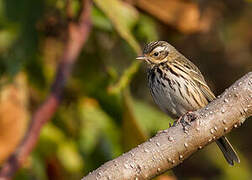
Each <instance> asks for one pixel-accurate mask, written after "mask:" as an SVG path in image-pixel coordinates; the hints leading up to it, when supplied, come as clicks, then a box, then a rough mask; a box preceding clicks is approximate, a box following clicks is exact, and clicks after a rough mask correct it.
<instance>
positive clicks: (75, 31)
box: [0, 0, 91, 180]
mask: <svg viewBox="0 0 252 180" xmlns="http://www.w3.org/2000/svg"><path fill="white" fill-rule="evenodd" d="M82 6H83V7H82V12H81V14H80V18H79V22H78V23H73V22H70V23H69V25H68V39H67V41H66V44H65V48H64V51H63V55H62V57H61V60H60V63H59V65H58V70H57V74H56V77H55V80H54V83H53V84H52V86H51V93H50V94H49V95H48V97H47V99H46V100H45V102H44V103H43V104H42V105H41V106H40V107H39V108H38V109H37V111H35V113H34V114H33V116H32V119H31V125H30V128H29V130H28V132H27V134H26V136H25V138H24V140H23V142H22V143H21V144H20V146H19V147H18V149H17V151H16V152H15V153H14V154H12V155H11V156H10V158H9V159H8V160H7V162H6V163H5V164H3V166H2V169H1V171H0V179H1V180H7V179H11V177H12V176H13V175H14V173H15V172H16V171H17V169H18V168H19V167H20V166H21V165H22V164H23V162H24V161H25V160H26V159H27V156H28V155H29V154H30V153H31V151H32V150H33V148H34V147H35V145H36V143H37V141H38V137H39V134H40V130H41V128H42V127H43V125H44V124H45V123H46V122H47V121H49V120H50V118H51V117H52V116H53V114H54V113H55V111H56V110H57V108H58V106H59V104H60V101H61V96H62V92H63V89H64V86H65V84H66V81H67V79H68V78H69V76H70V74H71V71H72V67H73V64H74V63H75V61H76V60H77V58H78V56H79V54H80V52H81V49H82V47H83V45H84V43H85V41H86V40H87V38H88V35H89V32H90V29H91V22H90V10H91V2H90V0H83V2H82Z"/></svg>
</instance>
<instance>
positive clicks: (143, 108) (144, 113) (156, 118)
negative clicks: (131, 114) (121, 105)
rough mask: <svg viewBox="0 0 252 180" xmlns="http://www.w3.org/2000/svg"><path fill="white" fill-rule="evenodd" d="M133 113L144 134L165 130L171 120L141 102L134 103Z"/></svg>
mask: <svg viewBox="0 0 252 180" xmlns="http://www.w3.org/2000/svg"><path fill="white" fill-rule="evenodd" d="M133 105H134V111H135V115H136V118H137V120H138V121H139V123H140V124H141V125H142V127H143V128H144V130H145V131H146V132H153V133H156V132H157V131H159V130H162V129H167V128H168V127H169V123H173V119H171V118H170V117H169V116H167V115H166V114H165V113H163V112H162V111H159V110H158V109H157V108H154V107H152V106H150V105H148V104H146V103H143V102H141V101H134V104H133Z"/></svg>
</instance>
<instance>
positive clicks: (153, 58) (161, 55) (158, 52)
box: [136, 41, 178, 66]
mask: <svg viewBox="0 0 252 180" xmlns="http://www.w3.org/2000/svg"><path fill="white" fill-rule="evenodd" d="M177 55H178V52H177V50H176V49H175V48H174V47H173V46H172V45H170V44H169V43H168V42H166V41H153V42H150V43H148V44H147V45H146V46H145V47H144V49H143V56H139V57H137V58H136V59H138V60H144V61H145V62H147V64H149V65H150V66H155V65H158V64H160V63H164V62H166V61H171V60H172V59H174V58H175V57H176V56H177Z"/></svg>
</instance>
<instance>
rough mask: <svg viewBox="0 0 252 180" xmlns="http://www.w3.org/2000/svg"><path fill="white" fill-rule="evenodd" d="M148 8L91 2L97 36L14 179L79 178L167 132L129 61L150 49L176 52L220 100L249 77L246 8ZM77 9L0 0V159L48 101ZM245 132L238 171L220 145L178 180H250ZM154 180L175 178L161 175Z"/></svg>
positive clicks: (176, 4) (56, 1)
mask: <svg viewBox="0 0 252 180" xmlns="http://www.w3.org/2000/svg"><path fill="white" fill-rule="evenodd" d="M149 1H150V0H138V1H136V0H124V1H121V0H94V3H93V7H92V13H91V20H92V23H93V29H92V32H91V34H90V37H89V39H88V42H87V43H86V44H85V46H84V48H83V50H82V53H81V55H80V57H79V59H78V61H77V64H76V65H75V68H74V72H73V74H72V76H71V78H70V79H69V81H68V84H67V87H66V89H65V92H64V99H63V101H62V104H61V106H60V108H59V110H58V111H57V113H56V114H55V116H54V117H53V119H52V121H51V122H50V123H48V124H47V125H45V127H44V128H43V130H42V132H41V135H40V139H39V143H38V145H37V147H36V149H35V151H34V152H33V153H32V154H31V156H30V158H29V159H28V160H27V162H26V164H25V165H24V168H22V169H20V170H19V172H18V173H17V175H16V177H15V179H19V180H22V179H41V180H47V179H48V180H49V179H54V180H55V179H56V180H57V179H63V180H64V179H73V180H74V179H80V178H81V177H82V176H83V175H86V174H87V173H88V172H89V171H91V170H93V169H95V168H97V167H99V166H100V165H101V164H103V163H104V162H106V161H108V160H110V159H112V158H115V157H117V156H119V155H120V154H122V153H123V152H125V151H127V150H129V149H131V148H132V147H135V146H137V144H139V143H141V142H143V141H144V140H146V139H147V138H148V137H150V136H152V135H154V134H155V133H156V132H157V131H159V130H161V129H166V128H167V127H169V123H171V122H172V120H171V119H170V118H169V117H168V116H166V115H165V114H164V113H162V112H161V111H160V110H159V109H158V108H157V107H156V105H154V103H153V101H152V98H151V97H150V94H149V91H148V88H147V85H146V84H147V83H146V70H145V66H140V62H137V61H135V57H136V56H137V55H139V54H140V53H141V48H140V47H141V46H142V45H143V44H145V43H147V42H149V41H152V40H158V39H160V40H167V41H169V42H170V43H171V44H173V45H174V46H175V47H177V49H178V50H180V51H181V52H182V53H183V54H184V55H185V56H186V57H188V58H189V59H191V60H192V61H193V62H194V63H195V64H197V65H198V66H199V68H200V69H201V70H202V72H203V74H204V75H205V77H206V79H207V81H208V82H209V85H210V86H211V88H212V89H213V90H214V91H215V92H216V94H220V93H221V92H223V90H224V89H225V88H227V87H228V86H229V85H231V84H232V83H233V82H234V81H235V80H236V79H238V78H239V77H241V76H242V75H243V74H245V73H246V72H248V71H251V69H252V61H251V59H252V31H251V29H252V21H251V18H252V4H251V0H246V1H242V0H238V1H236V0H231V1H227V0H212V1H206V0H201V1H183V0H174V1H166V0H157V1H151V3H150V2H149ZM80 4H81V1H79V0H72V1H71V0H70V1H67V0H63V1H62V0H46V1H42V0H37V1H32V0H20V1H14V0H8V1H7V0H6V1H0V75H1V81H0V83H1V92H0V97H1V99H0V111H1V118H0V119H1V120H0V124H1V134H0V137H1V143H0V146H1V147H0V149H1V151H0V152H4V153H0V160H4V159H6V158H7V157H8V155H9V154H10V153H11V152H13V151H14V150H15V147H16V145H17V143H18V142H19V141H20V139H21V138H22V137H23V134H24V131H25V130H26V129H27V128H26V127H27V120H28V117H30V116H31V114H32V113H33V112H34V111H35V110H36V108H37V107H38V106H39V104H40V103H41V102H42V101H43V100H44V98H45V97H46V95H47V94H48V93H49V88H50V85H51V83H52V81H53V77H54V75H55V72H56V67H57V64H58V62H59V58H60V57H61V54H62V47H63V46H64V43H65V37H66V27H67V23H68V20H69V17H70V18H72V19H76V18H78V14H79V11H80V10H81V8H80ZM6 122H7V123H6ZM246 124H249V122H248V123H246ZM251 128H252V125H248V126H246V127H245V126H244V127H241V128H239V129H237V130H235V131H234V132H233V133H232V138H231V142H233V144H234V146H235V148H236V149H237V151H238V153H239V155H240V156H241V163H240V164H238V165H236V166H235V167H229V166H228V165H227V164H226V162H225V160H224V158H222V157H221V153H220V152H219V151H217V149H216V146H209V147H207V148H205V149H204V150H202V151H200V152H198V153H196V154H194V155H193V156H192V157H191V158H190V159H188V160H186V161H185V162H184V163H183V164H181V165H180V166H179V167H177V168H176V169H175V172H176V173H175V174H176V176H177V177H178V178H182V179H245V180H246V179H251V178H252V174H251V171H250V169H251V167H252V164H251V163H250V162H251V161H252V159H251V157H252V156H251V155H252V154H251V152H252V143H251V141H250V140H249V138H247V137H249V136H250V132H251V130H250V129H251ZM7 145H8V146H7ZM216 154H218V156H220V157H221V158H216ZM159 179H175V178H174V177H171V175H170V174H168V173H167V174H166V175H162V176H160V177H159Z"/></svg>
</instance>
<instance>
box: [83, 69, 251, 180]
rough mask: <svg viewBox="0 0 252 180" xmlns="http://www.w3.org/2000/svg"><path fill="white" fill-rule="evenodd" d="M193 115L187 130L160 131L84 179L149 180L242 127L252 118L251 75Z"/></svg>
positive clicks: (177, 128)
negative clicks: (248, 118)
mask: <svg viewBox="0 0 252 180" xmlns="http://www.w3.org/2000/svg"><path fill="white" fill-rule="evenodd" d="M193 113H194V114H195V115H196V116H197V118H196V119H195V120H194V121H192V122H191V123H190V126H187V129H186V131H185V130H183V127H182V125H181V124H178V125H176V126H173V127H171V128H169V129H167V130H164V131H162V132H159V133H158V134H157V135H156V136H155V137H153V138H151V139H149V141H147V142H145V143H143V144H141V145H139V146H138V147H136V148H134V149H132V150H131V151H129V152H127V153H125V154H123V155H121V156H119V157H118V158H116V159H114V160H111V161H109V162H107V163H105V164H104V165H102V166H101V167H99V168H98V169H96V170H94V171H93V172H91V173H90V174H89V175H87V176H86V177H84V178H83V179H82V180H93V179H96V178H97V179H99V180H103V179H104V180H106V179H114V180H119V179H123V180H126V179H136V180H140V179H150V178H152V177H155V176H157V175H159V174H161V173H163V172H165V171H167V170H169V169H171V168H173V167H175V166H177V165H178V164H180V163H182V162H183V160H185V159H186V158H188V157H189V156H190V155H191V154H192V153H194V152H196V151H197V150H198V149H201V148H203V147H204V146H206V145H208V144H209V143H212V142H213V141H215V140H216V139H218V138H220V137H221V136H223V135H225V134H227V133H228V132H230V131H231V130H232V129H233V128H236V127H238V126H240V125H241V124H242V123H243V122H244V121H245V119H246V118H247V117H249V116H251V115H252V72H250V73H248V74H247V75H245V76H244V77H242V78H241V79H239V80H238V81H237V82H235V83H234V84H233V85H232V86H231V87H230V88H228V89H227V90H226V91H225V92H224V93H223V94H222V95H221V96H220V97H218V98H217V99H216V100H214V101H213V102H211V103H210V104H208V106H207V107H205V108H202V109H200V110H198V111H195V112H193ZM188 118H189V117H188Z"/></svg>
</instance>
